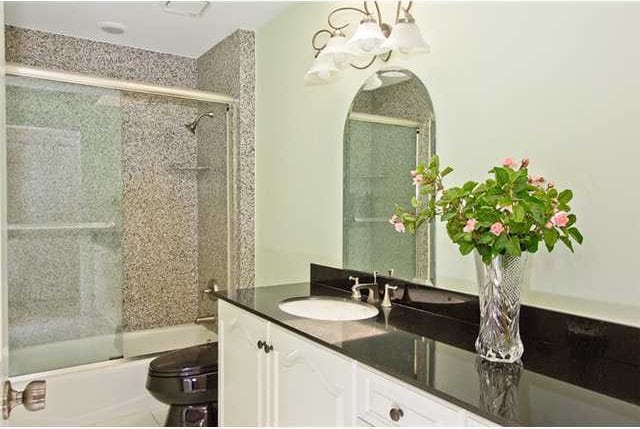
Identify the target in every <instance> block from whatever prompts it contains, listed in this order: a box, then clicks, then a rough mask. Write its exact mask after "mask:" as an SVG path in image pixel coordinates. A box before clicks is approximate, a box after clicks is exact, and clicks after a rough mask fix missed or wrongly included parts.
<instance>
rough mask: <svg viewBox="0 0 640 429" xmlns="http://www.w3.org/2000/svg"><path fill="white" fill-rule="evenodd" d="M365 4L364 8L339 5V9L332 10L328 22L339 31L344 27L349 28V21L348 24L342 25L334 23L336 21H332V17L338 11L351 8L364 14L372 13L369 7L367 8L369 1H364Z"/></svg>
mask: <svg viewBox="0 0 640 429" xmlns="http://www.w3.org/2000/svg"><path fill="white" fill-rule="evenodd" d="M364 6H365V7H364V9H358V8H357V7H350V6H345V7H339V8H337V9H334V10H332V11H331V13H330V14H329V16H328V17H327V23H328V24H329V27H331V28H332V29H334V30H336V31H339V30H342V29H344V28H347V27H348V26H349V25H350V24H349V23H348V22H347V23H346V24H344V25H340V26H336V25H334V23H333V22H332V21H331V18H333V16H334V15H335V14H336V13H338V12H342V11H346V10H351V11H355V12H360V13H361V14H363V15H364V16H369V15H370V13H369V9H368V8H367V2H365V3H364Z"/></svg>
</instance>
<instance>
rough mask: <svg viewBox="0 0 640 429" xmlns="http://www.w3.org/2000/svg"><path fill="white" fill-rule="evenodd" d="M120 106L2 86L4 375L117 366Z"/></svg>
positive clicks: (20, 81)
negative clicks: (89, 365) (6, 354)
mask: <svg viewBox="0 0 640 429" xmlns="http://www.w3.org/2000/svg"><path fill="white" fill-rule="evenodd" d="M119 97H120V94H119V92H118V91H113V90H106V89H99V88H93V87H87V86H80V85H74V84H66V83H58V82H50V81H43V80H36V79H30V78H22V77H13V76H7V81H6V102H7V109H6V112H7V113H6V114H7V223H8V225H7V275H8V306H9V364H10V368H9V372H10V375H18V374H26V373H32V372H38V371H44V370H50V369H55V368H62V367H68V366H73V365H79V364H84V363H90V362H98V361H104V360H107V359H110V358H114V357H120V356H122V342H121V335H120V330H121V329H120V324H121V306H122V299H121V291H120V284H121V281H120V275H121V268H120V264H121V262H120V226H121V215H120V199H121V194H122V189H121V188H122V178H121V162H120V154H121V137H120V132H121V114H120V100H119Z"/></svg>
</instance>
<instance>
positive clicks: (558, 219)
mask: <svg viewBox="0 0 640 429" xmlns="http://www.w3.org/2000/svg"><path fill="white" fill-rule="evenodd" d="M550 222H551V223H552V224H554V225H555V226H557V227H560V228H563V227H565V226H567V224H568V223H569V215H568V214H567V212H558V213H556V214H554V215H553V216H551V219H550Z"/></svg>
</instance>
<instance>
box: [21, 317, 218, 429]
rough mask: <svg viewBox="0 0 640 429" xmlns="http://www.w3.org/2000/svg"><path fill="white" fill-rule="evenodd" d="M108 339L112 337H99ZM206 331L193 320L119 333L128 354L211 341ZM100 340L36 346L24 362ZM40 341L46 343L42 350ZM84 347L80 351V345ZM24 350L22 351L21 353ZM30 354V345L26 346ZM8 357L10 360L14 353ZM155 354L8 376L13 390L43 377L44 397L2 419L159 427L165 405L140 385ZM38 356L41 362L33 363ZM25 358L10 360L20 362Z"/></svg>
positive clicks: (32, 423)
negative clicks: (37, 405)
mask: <svg viewBox="0 0 640 429" xmlns="http://www.w3.org/2000/svg"><path fill="white" fill-rule="evenodd" d="M102 340H104V344H103V345H105V344H112V342H110V341H112V340H113V338H111V339H102ZM216 340H217V336H216V334H215V333H214V332H212V331H211V330H209V329H207V328H205V327H203V326H201V325H194V324H187V325H178V326H173V327H169V328H162V329H151V330H148V331H139V332H135V333H130V334H125V335H124V336H123V347H124V349H125V351H127V352H128V353H129V354H130V355H133V354H136V353H140V354H147V355H148V354H149V353H156V352H157V351H164V350H169V349H175V348H182V347H187V346H191V345H194V344H201V343H204V342H210V341H216ZM100 341H101V339H100V338H98V339H96V338H95V337H94V338H92V339H91V340H90V341H85V342H84V343H83V340H73V341H71V342H70V343H72V344H66V346H67V348H64V349H62V348H60V347H62V346H61V345H59V343H54V344H51V345H42V346H34V347H42V348H41V349H37V350H35V352H38V353H51V354H48V355H47V354H44V355H42V354H40V355H39V356H38V357H33V355H32V354H29V356H30V358H31V361H30V362H28V364H34V363H35V364H40V365H42V362H47V361H48V362H51V359H56V357H55V355H53V353H54V352H56V351H58V352H60V351H61V350H64V353H71V350H70V348H71V347H74V348H77V349H76V351H77V352H79V353H84V354H85V355H86V353H87V349H88V348H90V347H93V346H96V345H97V346H100ZM46 346H50V348H49V349H46ZM82 348H85V350H82ZM26 353H27V352H26V351H25V356H26ZM31 353H34V350H31ZM13 356H14V360H15V354H14V355H13ZM153 357H155V356H145V357H139V358H128V357H124V358H121V359H114V360H110V361H105V362H98V363H92V364H86V365H80V366H74V367H69V368H63V369H57V370H52V371H46V372H39V373H38V372H35V371H31V373H29V374H26V375H23V376H16V377H12V378H11V379H10V380H11V382H12V384H13V386H14V388H15V389H18V390H22V388H24V386H25V385H26V384H27V383H28V382H30V381H32V380H45V381H46V382H47V402H46V407H45V409H44V410H42V411H37V412H29V411H27V410H25V409H24V408H22V407H16V408H15V409H14V410H13V411H12V413H11V418H10V419H9V421H8V424H9V425H10V426H162V425H163V423H164V419H165V417H166V412H167V409H168V407H167V406H166V405H164V404H162V403H160V402H158V401H157V400H156V399H154V398H153V397H152V396H151V395H150V394H149V393H148V392H147V390H146V388H145V382H146V375H147V367H148V365H149V362H150V361H151V360H152V359H153ZM38 359H40V360H41V361H42V362H39V361H38ZM26 364H27V363H22V362H20V363H16V365H18V366H19V365H26Z"/></svg>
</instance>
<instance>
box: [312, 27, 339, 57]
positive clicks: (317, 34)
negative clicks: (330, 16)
mask: <svg viewBox="0 0 640 429" xmlns="http://www.w3.org/2000/svg"><path fill="white" fill-rule="evenodd" d="M338 31H339V30H338ZM321 34H328V35H329V37H331V36H333V33H332V32H331V31H329V30H326V29H324V28H323V29H322V30H318V31H316V32H315V33H313V37H311V46H312V47H313V49H314V50H315V51H316V53H315V54H314V57H317V56H318V54H319V53H320V51H322V50H323V49H324V48H325V46H327V42H324V43H323V44H322V46H317V45H316V39H317V38H318V36H320V35H321Z"/></svg>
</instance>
